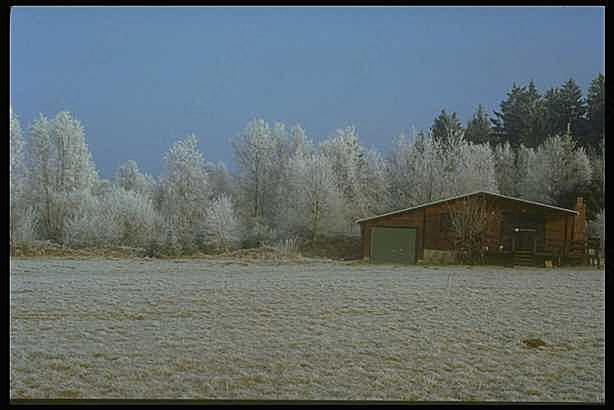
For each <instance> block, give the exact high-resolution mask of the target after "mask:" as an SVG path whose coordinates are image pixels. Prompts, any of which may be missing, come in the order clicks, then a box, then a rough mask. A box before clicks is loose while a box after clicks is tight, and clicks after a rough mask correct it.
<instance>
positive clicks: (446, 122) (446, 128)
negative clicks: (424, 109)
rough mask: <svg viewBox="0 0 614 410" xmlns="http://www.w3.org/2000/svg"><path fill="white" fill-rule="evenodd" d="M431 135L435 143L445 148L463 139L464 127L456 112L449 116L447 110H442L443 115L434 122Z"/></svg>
mask: <svg viewBox="0 0 614 410" xmlns="http://www.w3.org/2000/svg"><path fill="white" fill-rule="evenodd" d="M431 133H432V135H433V138H434V139H435V141H438V142H440V143H442V144H443V145H444V146H445V145H448V144H454V143H455V141H456V140H458V139H459V138H462V136H463V126H462V124H461V122H460V120H459V119H458V117H457V116H456V113H455V112H453V113H452V114H448V113H447V112H446V110H441V113H440V114H439V115H438V116H437V117H436V118H435V120H434V121H433V127H432V131H431Z"/></svg>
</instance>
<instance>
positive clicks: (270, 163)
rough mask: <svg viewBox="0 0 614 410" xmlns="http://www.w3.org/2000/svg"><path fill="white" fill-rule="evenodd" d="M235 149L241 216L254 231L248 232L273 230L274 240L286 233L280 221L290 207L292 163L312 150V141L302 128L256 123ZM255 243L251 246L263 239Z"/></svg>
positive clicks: (236, 141)
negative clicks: (289, 191)
mask: <svg viewBox="0 0 614 410" xmlns="http://www.w3.org/2000/svg"><path fill="white" fill-rule="evenodd" d="M232 146H233V157H234V160H235V162H236V164H237V168H238V173H237V178H236V182H237V183H236V191H235V192H236V198H237V202H238V204H239V207H238V212H239V213H240V215H241V217H242V220H243V221H244V223H245V224H246V225H247V226H249V227H251V228H248V229H247V230H248V232H251V231H253V232H255V234H257V233H258V232H265V231H266V232H268V230H272V231H273V236H276V235H279V234H280V232H279V231H280V230H282V229H283V227H281V226H280V221H282V220H283V219H284V215H285V214H286V213H287V212H288V206H289V204H288V201H287V186H288V182H287V181H288V178H289V168H288V167H289V161H290V158H292V157H293V156H294V155H296V154H298V153H302V152H307V151H309V150H310V149H312V144H311V142H310V140H309V139H308V138H307V136H306V134H305V131H304V130H303V129H302V128H301V127H300V125H296V126H293V127H291V128H289V129H288V128H287V127H286V126H285V125H284V124H282V123H279V122H278V123H275V124H273V126H269V124H268V123H267V122H266V121H264V120H262V119H256V120H253V121H250V122H249V123H248V125H247V127H246V128H245V129H244V130H243V132H242V133H241V134H240V135H239V136H238V137H237V138H235V139H234V140H233V141H232ZM262 227H266V229H264V228H262ZM252 228H253V229H252ZM258 235H259V234H258ZM267 235H268V234H267ZM248 236H252V235H251V234H248ZM252 239H253V240H250V242H254V241H255V242H258V241H262V239H263V238H256V237H254V238H252Z"/></svg>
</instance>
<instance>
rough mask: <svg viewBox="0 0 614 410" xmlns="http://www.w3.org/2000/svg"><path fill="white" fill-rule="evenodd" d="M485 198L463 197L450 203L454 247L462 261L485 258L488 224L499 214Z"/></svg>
mask: <svg viewBox="0 0 614 410" xmlns="http://www.w3.org/2000/svg"><path fill="white" fill-rule="evenodd" d="M493 211H494V208H493V207H492V206H491V205H489V204H488V202H487V201H486V200H485V199H484V198H463V199H461V200H458V201H455V202H454V203H452V204H448V212H449V214H450V222H451V225H452V226H451V228H452V232H453V234H454V239H453V240H454V248H455V250H456V251H457V252H458V253H457V255H458V257H459V259H460V262H463V263H467V262H468V263H475V262H476V261H478V260H479V261H481V260H483V251H484V245H485V242H486V233H487V230H488V224H489V223H493V222H495V221H493V218H496V216H495V215H497V214H496V213H495V212H493Z"/></svg>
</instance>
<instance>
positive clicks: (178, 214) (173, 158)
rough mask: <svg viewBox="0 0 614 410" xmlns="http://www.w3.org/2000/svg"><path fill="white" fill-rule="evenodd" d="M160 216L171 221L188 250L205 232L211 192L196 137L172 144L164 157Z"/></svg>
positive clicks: (189, 137)
mask: <svg viewBox="0 0 614 410" xmlns="http://www.w3.org/2000/svg"><path fill="white" fill-rule="evenodd" d="M161 191H162V192H161V194H162V195H161V203H160V206H161V213H162V216H163V217H165V218H167V219H168V218H171V219H172V220H173V221H174V224H175V227H174V228H175V231H176V235H177V237H178V240H179V242H180V243H181V246H182V247H183V248H184V250H186V251H188V250H190V249H191V248H192V247H193V246H194V241H195V239H196V237H197V235H198V232H199V231H201V230H202V229H203V222H204V218H205V211H206V209H207V205H208V200H209V195H210V189H209V178H208V176H207V172H206V170H205V160H204V158H203V155H202V153H201V152H200V151H199V150H198V140H197V139H196V136H194V135H189V136H187V137H186V138H184V139H183V140H180V141H177V142H176V143H175V144H173V145H172V146H171V147H170V149H169V150H168V152H167V153H166V154H165V156H164V175H163V176H162V180H161Z"/></svg>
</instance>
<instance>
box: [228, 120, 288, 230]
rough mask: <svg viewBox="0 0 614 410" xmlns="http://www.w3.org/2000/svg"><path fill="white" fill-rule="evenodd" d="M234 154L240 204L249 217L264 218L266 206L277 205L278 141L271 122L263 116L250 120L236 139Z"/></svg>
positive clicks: (233, 143)
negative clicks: (272, 130) (276, 159)
mask: <svg viewBox="0 0 614 410" xmlns="http://www.w3.org/2000/svg"><path fill="white" fill-rule="evenodd" d="M232 147H233V157H234V160H235V162H236V165H237V168H238V187H237V188H238V192H237V194H238V195H239V197H240V203H241V204H242V205H243V208H244V209H243V210H244V212H245V214H246V216H248V217H252V218H261V219H262V218H264V214H265V209H267V208H271V207H274V201H275V199H276V198H275V197H272V196H271V195H270V194H271V191H272V189H273V186H274V184H273V182H274V181H275V179H276V178H274V177H275V176H274V175H272V169H273V166H274V158H275V157H274V153H275V151H276V150H277V146H276V140H275V139H274V138H272V132H271V128H270V127H269V125H268V124H267V123H266V122H265V121H264V120H262V119H257V120H253V121H250V122H249V124H248V125H247V127H246V128H245V130H244V131H243V132H242V133H241V134H240V135H239V137H238V138H236V139H234V140H233V141H232Z"/></svg>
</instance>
